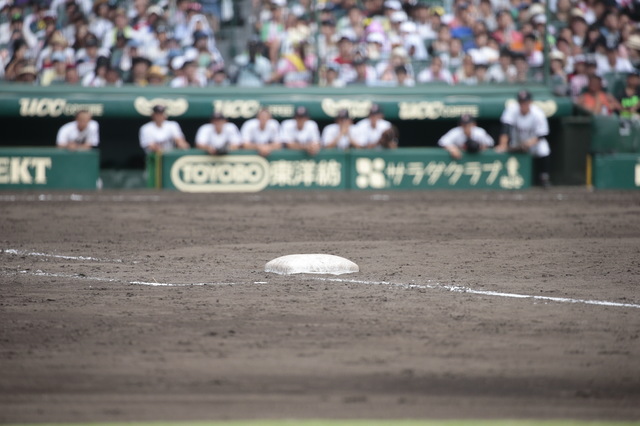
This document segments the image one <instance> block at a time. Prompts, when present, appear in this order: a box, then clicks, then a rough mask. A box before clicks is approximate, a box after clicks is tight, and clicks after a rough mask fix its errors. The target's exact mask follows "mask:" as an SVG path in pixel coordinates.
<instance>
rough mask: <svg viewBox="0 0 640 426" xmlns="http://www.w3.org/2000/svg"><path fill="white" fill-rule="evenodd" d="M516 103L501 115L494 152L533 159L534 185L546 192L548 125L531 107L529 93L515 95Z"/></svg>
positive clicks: (545, 118)
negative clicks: (529, 155)
mask: <svg viewBox="0 0 640 426" xmlns="http://www.w3.org/2000/svg"><path fill="white" fill-rule="evenodd" d="M517 100H518V103H517V104H511V105H508V106H507V107H506V108H505V110H504V111H503V112H502V116H501V117H500V122H501V123H502V131H501V133H500V139H499V140H498V146H497V147H496V152H527V153H529V154H531V155H532V156H533V158H534V171H535V173H536V175H535V176H536V177H537V179H538V183H539V184H540V185H542V186H543V187H545V188H547V187H549V185H550V184H551V181H550V179H549V168H550V164H549V163H550V161H549V156H550V154H551V148H550V147H549V142H548V141H547V136H548V135H549V122H548V121H547V117H546V116H545V114H544V112H543V111H542V109H540V108H539V107H538V106H537V105H534V104H533V103H532V96H531V93H530V92H528V91H526V90H521V91H520V92H518V96H517Z"/></svg>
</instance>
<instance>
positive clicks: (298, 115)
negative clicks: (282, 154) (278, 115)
mask: <svg viewBox="0 0 640 426" xmlns="http://www.w3.org/2000/svg"><path fill="white" fill-rule="evenodd" d="M280 133H281V134H280V140H281V141H282V143H283V144H284V146H285V147H286V148H289V149H296V150H304V151H307V153H308V154H309V155H315V154H317V153H318V151H320V130H319V129H318V123H316V122H315V121H313V120H311V119H310V118H309V112H308V111H307V108H305V107H303V106H299V107H297V108H296V110H295V113H294V115H293V118H290V119H288V120H284V121H283V122H282V124H281V125H280Z"/></svg>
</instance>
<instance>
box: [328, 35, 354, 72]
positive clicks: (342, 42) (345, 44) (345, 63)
mask: <svg viewBox="0 0 640 426" xmlns="http://www.w3.org/2000/svg"><path fill="white" fill-rule="evenodd" d="M338 37H339V39H338V55H337V56H335V57H334V58H332V59H331V60H330V62H333V63H335V64H337V65H338V66H340V72H339V77H340V80H342V81H344V82H345V83H349V82H350V81H353V80H355V78H356V71H355V68H354V67H353V60H354V58H355V53H356V51H355V44H354V43H355V34H354V33H353V32H350V31H346V30H345V31H343V32H342V33H341V34H340V35H339V36H338Z"/></svg>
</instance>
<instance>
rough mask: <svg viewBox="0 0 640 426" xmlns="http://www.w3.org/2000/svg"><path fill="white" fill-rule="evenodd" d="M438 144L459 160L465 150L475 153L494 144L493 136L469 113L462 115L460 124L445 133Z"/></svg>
mask: <svg viewBox="0 0 640 426" xmlns="http://www.w3.org/2000/svg"><path fill="white" fill-rule="evenodd" d="M438 145H440V146H441V147H443V148H444V149H446V150H447V152H449V155H451V158H453V159H454V160H459V159H460V158H462V153H463V152H468V153H470V154H475V153H477V152H480V151H483V150H485V149H487V148H490V147H492V146H493V138H492V137H491V136H489V134H488V133H487V132H486V131H485V130H484V129H483V128H482V127H478V126H477V125H476V120H475V118H473V117H472V116H471V115H469V114H463V115H462V116H461V117H460V124H459V126H457V127H454V128H453V129H451V130H449V131H448V132H447V133H445V134H444V135H443V136H442V137H441V138H440V140H439V141H438Z"/></svg>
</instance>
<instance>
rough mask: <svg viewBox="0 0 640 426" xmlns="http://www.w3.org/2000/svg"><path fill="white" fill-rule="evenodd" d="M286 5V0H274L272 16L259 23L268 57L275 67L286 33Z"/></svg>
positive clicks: (272, 2) (271, 10)
mask: <svg viewBox="0 0 640 426" xmlns="http://www.w3.org/2000/svg"><path fill="white" fill-rule="evenodd" d="M285 6H286V0H272V1H271V9H270V12H271V13H270V18H269V19H268V20H266V21H265V22H262V23H258V24H259V27H258V30H259V31H260V38H261V40H262V43H263V44H264V45H265V47H266V49H267V52H268V57H269V60H270V61H271V65H272V66H273V67H275V66H276V64H277V62H278V57H279V52H280V46H281V44H282V38H283V35H284V34H285V31H284V29H285V28H284V13H285V11H284V9H285Z"/></svg>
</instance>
